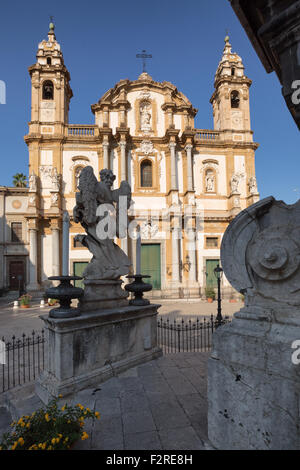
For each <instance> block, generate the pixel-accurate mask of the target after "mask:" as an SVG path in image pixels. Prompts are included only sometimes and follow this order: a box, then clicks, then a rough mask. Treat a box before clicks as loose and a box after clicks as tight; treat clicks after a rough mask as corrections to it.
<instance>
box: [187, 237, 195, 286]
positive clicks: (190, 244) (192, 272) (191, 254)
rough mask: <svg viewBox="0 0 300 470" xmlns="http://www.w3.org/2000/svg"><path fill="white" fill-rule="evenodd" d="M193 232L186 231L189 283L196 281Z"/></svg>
mask: <svg viewBox="0 0 300 470" xmlns="http://www.w3.org/2000/svg"><path fill="white" fill-rule="evenodd" d="M195 235H196V234H195V230H194V229H189V230H188V242H187V243H188V255H189V259H190V270H189V281H190V282H192V283H195V282H196V281H197V261H196V241H195Z"/></svg>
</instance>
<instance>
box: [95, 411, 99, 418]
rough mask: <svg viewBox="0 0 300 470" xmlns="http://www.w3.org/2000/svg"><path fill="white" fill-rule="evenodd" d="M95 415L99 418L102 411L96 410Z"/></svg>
mask: <svg viewBox="0 0 300 470" xmlns="http://www.w3.org/2000/svg"><path fill="white" fill-rule="evenodd" d="M95 416H96V418H97V419H99V418H100V413H99V411H96V413H95Z"/></svg>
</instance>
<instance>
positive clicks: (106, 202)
mask: <svg viewBox="0 0 300 470" xmlns="http://www.w3.org/2000/svg"><path fill="white" fill-rule="evenodd" d="M115 178H116V177H115V175H114V174H113V173H112V171H111V170H107V169H104V170H101V172H100V179H101V181H100V182H99V181H98V180H97V178H96V177H95V175H94V171H93V168H92V167H91V166H87V167H85V168H83V170H82V171H81V173H80V177H79V185H78V190H79V192H77V193H76V206H75V208H74V211H73V213H74V221H75V222H76V223H78V222H79V223H81V225H82V227H83V228H84V229H85V231H86V234H85V235H77V237H76V239H77V240H78V241H80V242H81V243H82V244H83V245H84V246H86V247H87V248H88V249H89V251H90V252H91V253H92V254H93V258H92V260H91V262H90V263H89V264H88V266H87V267H86V269H85V271H84V273H83V277H84V279H86V280H87V279H94V280H95V279H97V280H108V279H111V280H118V279H119V278H120V276H125V275H126V274H128V272H129V269H130V265H131V263H130V260H129V258H128V256H127V255H126V254H125V253H124V252H123V251H122V250H121V248H119V246H118V245H117V244H116V243H115V242H114V237H120V235H121V234H120V231H119V227H120V224H119V219H120V205H123V206H124V205H125V207H123V208H124V210H125V211H126V215H127V209H128V208H129V206H130V203H131V188H130V185H129V184H128V183H127V182H126V181H122V182H121V185H120V188H119V189H116V190H112V189H111V187H112V185H113V182H114V180H115ZM124 201H125V202H124ZM122 215H123V216H124V214H122ZM126 221H127V218H126Z"/></svg>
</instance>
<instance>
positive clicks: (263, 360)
mask: <svg viewBox="0 0 300 470" xmlns="http://www.w3.org/2000/svg"><path fill="white" fill-rule="evenodd" d="M288 315H289V314H287V313H285V314H284V315H281V313H277V314H274V313H272V312H266V311H264V310H263V309H258V308H256V309H251V310H250V309H249V308H244V309H242V310H241V311H240V312H239V313H238V314H235V318H234V320H233V322H232V323H231V324H228V325H225V326H222V327H220V328H218V329H217V331H216V332H215V333H214V336H213V352H212V355H211V358H210V359H209V362H208V391H207V396H208V437H209V439H210V442H211V443H212V445H213V446H215V447H216V448H217V449H222V450H223V449H224V450H231V449H232V450H244V449H249V450H267V449H270V450H288V449H294V450H296V449H297V450H299V449H300V429H299V403H300V376H299V365H295V364H293V362H292V354H293V352H294V350H293V349H292V346H291V345H292V343H293V341H295V340H297V339H298V340H299V339H300V319H299V312H298V314H295V315H294V316H293V315H290V317H289V318H287V316H288ZM275 317H276V318H275Z"/></svg>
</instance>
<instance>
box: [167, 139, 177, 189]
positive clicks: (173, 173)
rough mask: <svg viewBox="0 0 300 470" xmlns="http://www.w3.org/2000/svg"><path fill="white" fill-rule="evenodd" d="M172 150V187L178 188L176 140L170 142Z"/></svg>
mask: <svg viewBox="0 0 300 470" xmlns="http://www.w3.org/2000/svg"><path fill="white" fill-rule="evenodd" d="M169 147H170V152H171V189H173V190H175V191H176V190H177V189H178V188H177V177H176V176H177V175H176V142H170V144H169Z"/></svg>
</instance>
